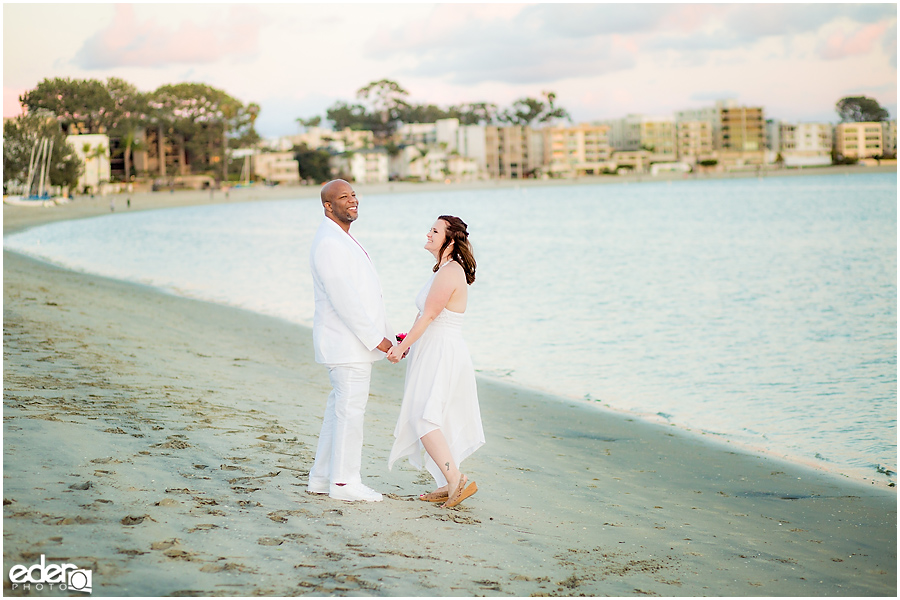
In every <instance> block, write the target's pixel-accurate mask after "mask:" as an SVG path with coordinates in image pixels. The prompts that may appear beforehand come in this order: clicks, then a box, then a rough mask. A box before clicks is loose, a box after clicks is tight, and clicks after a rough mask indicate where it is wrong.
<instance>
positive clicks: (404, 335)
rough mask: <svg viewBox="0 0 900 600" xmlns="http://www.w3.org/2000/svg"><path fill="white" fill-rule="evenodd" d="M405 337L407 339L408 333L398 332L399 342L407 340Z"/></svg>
mask: <svg viewBox="0 0 900 600" xmlns="http://www.w3.org/2000/svg"><path fill="white" fill-rule="evenodd" d="M405 339H406V334H405V333H398V334H397V343H398V344H399V343H400V342H402V341H403V340H405Z"/></svg>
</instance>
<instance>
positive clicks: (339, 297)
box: [307, 179, 393, 502]
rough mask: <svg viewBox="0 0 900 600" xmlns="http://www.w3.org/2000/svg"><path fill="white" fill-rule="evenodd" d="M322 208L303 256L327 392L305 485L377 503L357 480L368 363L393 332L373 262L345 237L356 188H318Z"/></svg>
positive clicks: (354, 211) (381, 353)
mask: <svg viewBox="0 0 900 600" xmlns="http://www.w3.org/2000/svg"><path fill="white" fill-rule="evenodd" d="M322 205H323V207H324V208H325V218H324V219H323V220H322V223H321V225H319V229H318V231H317V232H316V236H315V238H314V239H313V243H312V248H311V250H310V255H309V265H310V269H311V270H312V278H313V287H314V290H315V300H316V311H315V316H314V317H313V345H314V346H315V349H316V362H318V363H321V364H324V365H325V366H326V367H328V376H329V378H330V379H331V385H332V391H331V394H329V396H328V403H327V405H326V407H325V418H324V421H323V423H322V431H321V433H320V434H319V445H318V448H317V449H316V460H315V463H314V464H313V467H312V469H310V471H309V484H308V487H307V489H308V490H309V491H310V492H312V493H316V494H328V495H329V496H331V497H332V498H336V499H338V500H347V501H355V500H366V501H369V502H378V501H380V500H381V499H382V496H381V494H379V493H378V492H376V491H375V490H372V489H371V488H369V487H367V486H366V485H364V484H363V483H362V479H361V477H360V469H361V465H362V443H363V417H364V416H365V412H366V402H368V399H369V381H370V379H371V375H372V363H374V362H375V361H376V360H380V359H382V358H384V357H385V353H386V352H387V351H388V350H390V349H391V346H392V345H393V343H392V342H391V340H390V339H389V336H391V335H392V334H391V329H390V327H389V326H388V323H387V317H386V314H385V308H384V299H383V298H382V293H381V283H380V282H379V280H378V274H377V273H376V272H375V266H374V265H373V264H372V261H371V259H370V258H369V255H368V254H367V253H366V251H365V249H364V248H363V247H362V245H360V243H359V242H357V241H356V239H355V238H354V237H353V236H351V235H350V224H351V223H353V221H355V220H356V219H357V217H358V210H359V202H358V201H357V198H356V193H355V192H354V191H353V188H352V187H351V186H350V184H349V183H347V182H346V181H344V180H342V179H335V180H334V181H330V182H328V183H327V184H325V185H324V186H323V187H322Z"/></svg>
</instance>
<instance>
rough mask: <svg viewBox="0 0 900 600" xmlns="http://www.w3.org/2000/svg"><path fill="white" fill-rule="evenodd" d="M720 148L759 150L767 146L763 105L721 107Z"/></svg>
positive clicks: (739, 150)
mask: <svg viewBox="0 0 900 600" xmlns="http://www.w3.org/2000/svg"><path fill="white" fill-rule="evenodd" d="M719 122H720V130H719V143H718V148H717V149H718V150H722V151H724V152H729V153H730V152H754V153H755V152H757V151H761V150H765V148H766V120H765V118H764V117H763V109H762V107H747V106H722V107H721V108H720V109H719Z"/></svg>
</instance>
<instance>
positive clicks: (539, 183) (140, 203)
mask: <svg viewBox="0 0 900 600" xmlns="http://www.w3.org/2000/svg"><path fill="white" fill-rule="evenodd" d="M896 172H897V169H896V165H885V166H879V167H863V166H833V167H820V168H807V169H791V170H775V171H763V177H769V176H771V177H794V176H811V175H834V176H838V175H849V174H870V173H896ZM750 177H757V174H756V173H755V172H733V173H709V174H701V175H700V176H690V177H685V176H684V175H683V174H681V173H663V174H661V175H659V176H656V177H652V176H650V175H646V174H643V175H626V176H594V177H582V178H578V179H565V180H563V179H553V180H530V179H529V180H489V181H476V182H463V183H451V184H446V183H439V182H426V183H412V182H392V183H386V184H360V185H355V186H354V188H355V189H356V190H358V191H359V193H360V195H363V194H383V193H393V194H411V193H423V192H441V191H462V190H485V189H493V188H497V189H511V188H519V187H522V188H528V187H543V186H559V185H591V184H607V183H649V182H662V181H670V182H671V181H676V182H678V181H696V180H706V179H711V180H712V179H732V178H750ZM318 192H319V187H318V186H296V187H284V188H282V187H261V186H257V187H250V188H237V189H232V190H231V191H230V193H229V196H228V197H227V198H226V196H225V194H224V192H221V191H215V192H213V193H210V192H209V191H175V192H168V191H159V192H146V193H139V194H125V193H123V194H117V195H110V196H106V197H100V196H97V197H96V198H86V197H81V198H79V199H77V200H76V201H75V202H72V203H68V204H62V205H59V206H54V207H28V206H25V207H23V206H16V205H6V204H4V215H3V216H4V234H8V233H15V232H18V231H21V230H25V229H29V228H31V227H35V226H40V225H43V224H46V223H49V222H53V221H57V220H70V219H80V218H90V217H93V216H101V215H106V214H110V201H111V200H112V201H114V202H116V210H117V211H122V210H124V211H125V212H131V211H135V212H139V211H145V210H158V209H164V208H178V207H188V206H203V205H212V204H223V203H252V202H266V201H278V200H289V199H297V198H316V197H318ZM125 198H127V199H130V200H131V207H130V208H125V209H123V208H122V207H123V205H124V202H125V200H124V199H125ZM31 258H33V257H31ZM38 260H40V259H38ZM57 266H59V265H57ZM478 377H480V378H489V379H493V380H494V381H496V382H497V383H499V384H504V385H514V386H520V385H524V384H519V383H518V382H515V381H507V380H504V379H503V378H502V377H497V376H492V375H488V374H483V373H478ZM534 389H535V391H539V392H542V393H545V394H547V395H549V396H553V397H558V398H560V399H561V400H564V401H575V402H584V403H585V405H586V406H590V407H592V408H594V409H595V410H600V411H609V412H611V413H615V414H618V415H623V416H626V417H632V418H638V419H641V420H643V421H646V422H648V423H654V424H657V425H661V426H672V427H676V428H677V429H678V430H680V431H683V432H685V433H687V434H689V435H694V436H697V437H699V438H701V439H705V440H707V441H708V442H709V443H712V444H715V445H718V446H720V447H722V448H723V449H737V450H739V451H741V452H745V453H749V454H762V455H765V456H767V457H770V458H773V459H776V460H779V461H784V462H787V463H791V464H794V465H796V466H801V467H803V468H806V469H809V470H811V471H814V472H818V473H821V474H823V475H826V476H833V477H836V478H838V479H846V480H848V481H851V482H854V483H857V484H860V485H876V486H879V487H885V488H891V487H895V484H896V473H894V474H892V475H884V474H881V473H880V472H879V471H877V469H876V467H875V466H874V465H873V467H872V468H871V469H864V468H862V467H860V468H856V469H850V468H846V467H839V466H836V467H832V468H830V467H829V465H827V464H824V463H818V462H815V461H812V460H810V459H804V458H803V457H799V456H792V455H789V454H784V453H781V452H779V451H777V450H771V449H767V448H765V447H759V446H754V445H752V444H750V443H742V442H741V441H738V440H736V439H735V440H733V439H728V438H727V437H725V436H727V434H720V433H718V432H714V431H706V430H703V429H702V428H698V427H696V426H692V425H690V424H683V423H670V422H668V421H667V420H665V419H661V418H660V417H658V416H657V415H656V414H653V413H646V414H642V413H636V412H630V411H628V410H626V409H618V408H616V407H612V406H609V405H607V404H600V403H598V402H597V401H589V400H583V399H581V398H577V397H574V396H568V395H563V394H559V393H554V392H553V390H552V389H546V388H534ZM890 467H891V465H887V467H884V468H887V469H890Z"/></svg>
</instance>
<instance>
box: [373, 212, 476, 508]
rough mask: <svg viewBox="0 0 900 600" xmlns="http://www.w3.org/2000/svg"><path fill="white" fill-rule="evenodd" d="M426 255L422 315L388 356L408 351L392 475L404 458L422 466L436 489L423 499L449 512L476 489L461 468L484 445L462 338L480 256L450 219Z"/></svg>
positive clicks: (442, 220)
mask: <svg viewBox="0 0 900 600" xmlns="http://www.w3.org/2000/svg"><path fill="white" fill-rule="evenodd" d="M425 249H426V250H428V251H429V252H431V254H433V255H434V258H435V260H436V263H435V265H434V269H433V271H434V274H433V275H432V276H431V278H430V279H429V280H428V282H427V283H426V284H425V287H423V288H422V291H420V292H419V295H418V296H417V297H416V307H417V308H418V309H419V316H418V317H416V321H415V323H413V326H412V328H411V329H410V330H409V333H407V334H406V337H405V338H404V339H403V340H402V341H401V342H400V343H399V344H398V345H396V346H394V347H393V348H391V350H390V352H388V355H387V358H388V360H390V361H391V362H393V363H397V362H399V361H400V359H402V358H403V357H404V356H406V353H407V351H408V352H409V365H408V366H407V369H406V384H405V386H404V389H403V404H402V406H401V407H400V418H399V419H398V421H397V427H396V429H395V430H394V437H395V438H396V439H395V440H394V447H393V448H392V449H391V456H390V458H389V459H388V469H390V468H391V467H392V466H393V464H394V462H396V461H397V460H399V459H401V458H403V457H409V462H410V463H412V465H413V466H415V467H416V468H418V469H421V468H422V467H423V466H424V467H425V468H427V469H428V471H429V472H430V473H431V475H432V476H433V477H434V480H435V482H436V483H437V485H438V489H436V490H435V491H433V492H431V493H428V494H423V495H421V496H419V498H420V499H422V500H426V501H429V502H443V504H442V506H443V507H446V508H450V507H453V506H456V505H457V504H459V503H460V502H462V501H463V500H465V499H466V498H468V497H469V496H471V495H472V494H474V493H475V492H476V491H478V486H477V485H475V482H474V481H473V482H469V480H468V477H466V475H464V474H463V473H461V472H460V470H459V465H460V463H461V462H462V461H463V460H465V459H466V458H467V457H468V456H469V455H471V454H472V453H473V452H475V450H477V449H478V448H480V447H481V446H482V445H483V444H484V430H483V429H482V426H481V411H480V410H479V408H478V391H477V389H476V387H475V370H474V369H473V368H472V358H471V357H470V356H469V350H468V348H467V347H466V343H465V341H464V340H463V338H462V322H463V313H465V311H466V303H467V300H468V286H469V285H471V284H472V282H473V281H475V257H474V256H473V255H472V247H471V246H470V245H469V234H468V232H467V231H466V224H465V223H463V221H462V220H461V219H459V218H458V217H451V216H447V215H443V216H440V217H438V220H437V221H435V223H434V225H433V226H432V228H431V230H430V231H429V232H428V242H427V243H426V244H425Z"/></svg>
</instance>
